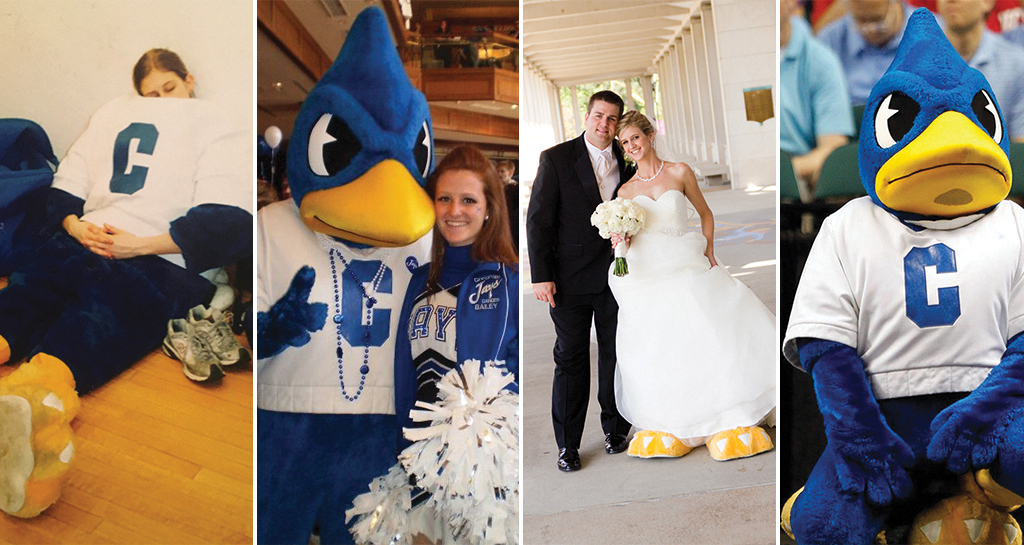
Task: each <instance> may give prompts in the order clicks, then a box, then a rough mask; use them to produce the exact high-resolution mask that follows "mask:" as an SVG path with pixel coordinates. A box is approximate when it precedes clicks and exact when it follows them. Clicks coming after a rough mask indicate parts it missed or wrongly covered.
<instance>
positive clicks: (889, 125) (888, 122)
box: [875, 91, 921, 149]
mask: <svg viewBox="0 0 1024 545" xmlns="http://www.w3.org/2000/svg"><path fill="white" fill-rule="evenodd" d="M920 111H921V106H920V105H919V104H918V103H917V102H914V99H912V98H910V97H908V96H907V95H905V94H903V93H901V92H899V91H896V92H894V93H892V94H890V95H889V96H887V97H885V100H883V101H882V103H881V104H880V105H879V106H878V111H876V112H875V140H876V141H877V142H878V145H879V146H880V147H882V148H883V149H884V148H891V147H892V146H895V145H896V142H898V141H899V140H900V139H901V138H903V137H904V136H906V135H907V133H908V132H910V129H912V128H913V127H914V119H915V118H917V113H918V112H920Z"/></svg>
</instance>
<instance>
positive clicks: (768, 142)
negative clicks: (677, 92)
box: [707, 0, 779, 189]
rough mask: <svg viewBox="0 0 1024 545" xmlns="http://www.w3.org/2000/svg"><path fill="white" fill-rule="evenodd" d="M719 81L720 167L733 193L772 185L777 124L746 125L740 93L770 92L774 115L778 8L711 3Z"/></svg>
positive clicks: (742, 1)
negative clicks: (723, 155)
mask: <svg viewBox="0 0 1024 545" xmlns="http://www.w3.org/2000/svg"><path fill="white" fill-rule="evenodd" d="M711 11H712V13H713V18H712V22H713V24H711V25H708V26H707V28H708V29H709V31H710V29H712V28H713V29H714V34H715V43H716V45H717V49H718V63H719V69H720V75H721V93H722V98H723V107H722V110H723V117H724V121H725V126H726V127H727V130H726V135H727V139H728V141H727V149H726V161H727V163H726V164H727V165H728V166H729V170H730V179H731V180H732V186H733V188H736V189H740V188H744V187H747V186H751V185H756V186H772V185H776V183H777V182H776V177H777V176H778V169H777V166H776V162H775V155H776V153H777V150H778V142H777V140H776V134H777V131H778V127H779V125H778V120H777V118H772V119H769V120H767V121H765V122H764V124H759V123H756V122H754V121H747V115H746V107H745V104H744V102H743V89H746V88H749V87H760V86H765V85H770V86H772V94H773V99H774V105H775V108H776V112H778V105H779V103H778V87H777V86H776V85H775V81H776V80H775V74H776V71H777V70H778V66H779V61H778V58H777V57H776V50H777V49H778V47H779V44H778V36H777V35H776V29H775V25H776V19H778V6H777V5H776V4H775V2H771V1H769V0H711Z"/></svg>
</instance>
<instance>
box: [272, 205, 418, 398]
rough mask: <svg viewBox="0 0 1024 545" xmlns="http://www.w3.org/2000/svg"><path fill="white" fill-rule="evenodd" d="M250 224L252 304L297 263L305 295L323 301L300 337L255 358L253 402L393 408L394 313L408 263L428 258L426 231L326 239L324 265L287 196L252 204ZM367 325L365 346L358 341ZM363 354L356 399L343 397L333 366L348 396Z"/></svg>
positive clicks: (281, 289)
mask: <svg viewBox="0 0 1024 545" xmlns="http://www.w3.org/2000/svg"><path fill="white" fill-rule="evenodd" d="M256 225H257V245H258V247H259V248H258V251H257V258H256V259H257V270H258V272H259V274H258V279H257V297H256V305H257V310H258V311H259V312H267V311H268V310H270V307H271V306H272V305H273V304H274V303H276V302H277V301H278V300H280V299H281V297H282V296H283V295H284V294H285V292H287V291H288V288H289V286H290V285H291V281H292V279H293V278H294V277H295V273H296V272H298V270H299V269H300V268H302V266H303V265H309V266H310V267H312V268H313V269H314V270H315V271H316V281H315V282H314V284H313V289H312V291H311V292H310V295H309V302H310V303H326V304H327V323H326V324H324V327H323V328H321V329H320V330H319V331H313V332H311V333H310V337H311V338H310V341H309V342H308V343H307V344H305V345H303V346H299V347H288V348H285V349H284V351H282V352H281V353H280V354H277V355H275V356H272V357H269V358H265V359H260V360H257V362H256V377H257V386H256V391H257V396H256V403H257V406H258V407H259V408H261V409H266V410H271V411H281V412H298V413H329V414H395V383H394V381H395V339H396V335H397V334H398V331H397V330H398V318H399V316H398V315H399V312H401V309H402V303H403V302H404V300H405V292H406V288H407V287H408V286H409V279H410V277H411V276H412V270H413V269H415V268H416V267H418V266H420V265H422V264H423V263H425V262H426V261H427V260H428V259H429V257H428V256H429V255H430V242H431V236H432V235H431V233H427V234H426V235H425V236H424V237H422V238H421V239H420V240H418V241H416V242H414V243H413V244H411V245H409V246H405V247H402V248H367V249H365V250H357V249H353V248H350V247H348V246H346V245H345V244H342V243H338V242H333V241H331V242H328V243H327V244H328V246H329V248H333V249H334V250H335V252H336V253H335V254H334V257H333V261H334V263H333V265H334V269H333V271H332V254H331V252H330V250H329V249H328V248H325V247H324V242H322V241H321V240H319V239H318V238H317V235H316V234H314V233H313V231H310V230H309V228H307V227H306V225H305V224H304V223H303V222H302V219H301V218H300V217H299V211H298V208H297V207H296V206H295V202H294V201H292V200H291V199H289V200H286V201H280V202H276V203H273V204H270V205H268V206H265V207H263V208H262V209H260V211H259V212H258V213H257V216H256ZM342 258H344V261H342ZM346 263H347V266H346ZM347 267H351V268H352V270H351V271H349V270H347ZM378 276H379V281H378V282H377V287H376V289H374V288H373V281H374V278H376V277H378ZM357 282H358V283H357ZM359 284H362V289H360V285H359ZM363 290H365V291H366V294H368V295H372V297H374V298H375V299H376V303H374V304H373V306H372V308H369V309H368V307H367V300H366V297H365V296H364V293H363ZM367 310H369V311H370V312H369V314H370V321H369V322H367V321H366V315H367ZM367 326H369V329H368V327H367ZM368 330H369V335H370V342H369V345H370V346H369V347H367V346H366V342H365V338H366V335H367V331H368ZM257 342H259V341H257ZM339 348H340V354H341V356H340V357H339ZM364 356H365V357H367V358H368V361H367V363H366V365H367V366H368V368H369V369H368V372H367V373H365V377H366V378H365V387H364V388H363V391H362V393H360V394H358V398H357V399H355V400H350V399H347V398H346V396H345V395H343V394H342V389H341V377H339V373H341V374H343V377H344V381H345V394H347V395H348V396H349V397H355V395H356V392H357V391H358V388H359V382H360V378H361V376H362V375H363V373H361V372H360V368H361V367H362V366H363V359H364ZM339 360H340V361H339ZM339 366H340V369H339Z"/></svg>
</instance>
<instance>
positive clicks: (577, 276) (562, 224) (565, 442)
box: [526, 91, 632, 471]
mask: <svg viewBox="0 0 1024 545" xmlns="http://www.w3.org/2000/svg"><path fill="white" fill-rule="evenodd" d="M622 110H623V103H622V98H620V97H619V95H617V94H615V93H613V92H611V91H600V92H597V93H594V95H592V96H591V97H590V102H589V103H588V105H587V115H586V117H585V118H584V119H585V120H586V131H585V132H584V133H583V134H582V135H580V136H579V137H578V138H575V139H573V140H570V141H568V142H563V143H561V144H559V145H557V146H555V147H553V148H550V149H547V150H545V151H544V152H543V153H541V154H540V167H539V168H538V169H537V177H536V178H535V180H534V182H533V190H532V192H531V195H530V207H529V209H528V211H527V215H526V234H527V240H528V246H529V252H530V269H531V276H532V280H533V294H534V296H535V297H536V298H537V299H539V300H541V301H544V302H546V303H548V304H550V305H551V321H552V322H554V325H555V333H556V335H557V337H558V340H557V341H556V342H555V350H554V359H555V380H554V387H553V389H552V393H551V418H552V420H553V422H554V427H555V441H556V442H557V443H558V448H559V453H558V468H559V469H561V470H562V471H575V470H577V469H579V468H580V457H579V447H580V440H581V439H582V437H583V424H584V421H585V419H586V415H587V404H588V402H589V400H590V324H591V321H593V323H594V325H595V327H596V329H597V344H598V357H597V366H598V389H597V400H598V402H599V403H600V404H601V428H602V429H603V430H604V432H605V451H606V452H607V453H608V454H616V453H619V452H622V451H624V450H626V447H628V446H629V442H628V435H629V429H630V424H629V422H627V421H626V420H625V419H624V418H623V417H622V416H621V415H620V414H619V411H618V410H617V409H616V408H615V391H614V389H615V326H616V316H617V314H618V310H619V308H618V305H616V303H615V298H614V297H613V296H612V292H611V290H610V289H609V288H608V267H609V265H611V262H612V247H611V243H610V242H609V241H608V240H605V239H602V238H601V237H600V235H598V231H597V228H596V227H593V226H592V225H591V224H590V215H591V214H592V213H593V212H594V209H595V208H597V205H599V204H601V202H603V201H607V200H611V199H614V198H615V194H616V193H617V192H618V188H619V186H620V185H622V183H623V182H624V181H625V180H628V179H629V178H630V177H631V176H632V173H629V174H627V172H626V170H625V161H623V158H622V152H621V151H620V150H619V149H618V148H617V147H616V146H615V145H614V143H613V140H614V139H615V129H616V126H617V125H618V121H619V118H620V117H621V116H622Z"/></svg>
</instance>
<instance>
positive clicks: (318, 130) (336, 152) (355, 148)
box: [308, 114, 363, 176]
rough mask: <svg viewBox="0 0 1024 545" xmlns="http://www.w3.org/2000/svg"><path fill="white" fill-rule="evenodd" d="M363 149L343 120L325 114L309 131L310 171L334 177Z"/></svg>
mask: <svg viewBox="0 0 1024 545" xmlns="http://www.w3.org/2000/svg"><path fill="white" fill-rule="evenodd" d="M362 149H363V146H362V144H360V143H359V139H358V138H356V135H355V134H353V133H352V129H349V128H348V124H346V123H345V121H344V120H343V119H341V118H340V117H335V116H333V115H331V114H324V115H322V116H320V119H318V120H317V122H316V125H313V130H311V131H309V152H308V159H309V169H310V170H312V171H313V174H316V175H317V176H334V175H335V174H337V173H338V172H340V171H341V170H342V169H344V168H345V167H347V166H348V165H349V163H351V162H352V159H353V158H354V157H355V156H356V155H357V154H358V153H359V151H360V150H362Z"/></svg>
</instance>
